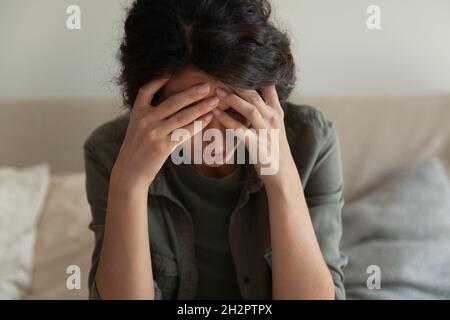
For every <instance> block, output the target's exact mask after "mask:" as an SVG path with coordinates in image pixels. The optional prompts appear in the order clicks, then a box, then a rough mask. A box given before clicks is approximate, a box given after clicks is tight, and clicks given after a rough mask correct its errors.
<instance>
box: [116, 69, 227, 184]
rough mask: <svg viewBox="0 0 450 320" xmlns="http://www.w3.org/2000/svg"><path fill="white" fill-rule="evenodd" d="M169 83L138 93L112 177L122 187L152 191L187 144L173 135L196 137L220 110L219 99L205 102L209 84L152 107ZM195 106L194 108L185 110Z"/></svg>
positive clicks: (161, 82)
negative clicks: (181, 130)
mask: <svg viewBox="0 0 450 320" xmlns="http://www.w3.org/2000/svg"><path fill="white" fill-rule="evenodd" d="M169 79H170V78H167V77H166V78H162V79H157V80H155V81H152V82H150V83H148V84H146V85H145V86H143V87H142V88H141V89H140V90H139V92H138V95H137V97H136V100H135V103H134V106H133V108H132V110H131V112H130V120H129V123H128V128H127V132H126V135H125V139H124V142H123V144H122V146H121V149H120V152H119V155H118V158H117V160H116V163H115V164H114V168H113V170H112V174H111V178H112V179H114V180H115V181H116V182H118V183H119V184H120V185H121V186H122V187H124V186H125V187H126V186H130V187H131V186H136V185H139V186H142V187H145V188H148V187H149V186H150V184H151V183H152V181H153V179H154V178H155V176H156V174H157V172H158V171H159V170H160V169H161V167H162V165H163V164H164V162H165V161H166V159H167V158H168V157H169V156H170V154H171V153H172V151H173V150H174V149H175V148H176V147H177V146H178V145H179V144H181V143H183V142H184V141H186V139H185V140H184V141H171V139H170V136H171V133H172V132H173V131H174V130H176V129H179V128H184V129H187V130H188V131H189V133H190V137H192V136H194V135H195V134H197V133H198V132H199V131H201V130H202V129H203V128H205V127H206V126H207V125H208V124H209V122H211V119H212V114H211V111H212V110H213V109H214V108H215V107H217V105H218V103H219V99H218V98H217V97H215V96H214V97H211V98H208V99H204V97H206V96H207V95H208V93H209V90H210V88H209V86H208V85H207V84H199V85H196V86H194V87H192V88H189V89H187V90H185V91H183V92H180V93H177V94H175V95H173V96H170V97H168V98H167V99H165V100H164V101H163V102H162V103H160V104H159V105H158V106H157V107H156V108H155V107H153V106H152V105H150V103H151V101H152V100H153V96H154V95H155V93H156V92H157V91H158V90H159V89H161V88H162V87H163V86H164V85H165V84H166V83H167V81H168V80H169ZM201 99H203V100H202V101H200V100H201ZM193 103H195V104H193ZM191 104H193V105H192V106H191V107H189V108H185V107H186V106H189V105H191ZM183 108H185V109H183ZM199 120H201V121H202V125H201V126H200V127H198V126H197V127H194V121H199ZM124 184H125V185H124Z"/></svg>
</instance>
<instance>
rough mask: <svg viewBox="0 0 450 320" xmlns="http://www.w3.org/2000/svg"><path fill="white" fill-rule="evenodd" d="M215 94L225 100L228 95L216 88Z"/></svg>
mask: <svg viewBox="0 0 450 320" xmlns="http://www.w3.org/2000/svg"><path fill="white" fill-rule="evenodd" d="M216 93H217V95H218V96H219V97H221V98H225V97H226V96H227V95H228V93H227V92H226V91H225V90H223V89H221V88H217V90H216Z"/></svg>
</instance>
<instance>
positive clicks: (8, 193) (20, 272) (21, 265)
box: [0, 164, 49, 299]
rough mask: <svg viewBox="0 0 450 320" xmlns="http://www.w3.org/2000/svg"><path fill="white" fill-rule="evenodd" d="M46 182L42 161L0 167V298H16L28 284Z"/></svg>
mask: <svg viewBox="0 0 450 320" xmlns="http://www.w3.org/2000/svg"><path fill="white" fill-rule="evenodd" d="M48 185H49V167H48V165H46V164H41V165H36V166H32V167H29V168H25V169H14V168H11V167H3V168H0V299H20V298H22V297H23V296H24V295H25V293H26V291H27V290H28V288H29V286H30V282H31V272H32V267H33V251H34V243H35V237H36V223H37V219H38V216H39V213H40V211H41V208H42V206H43V204H44V202H45V198H46V195H47V190H48Z"/></svg>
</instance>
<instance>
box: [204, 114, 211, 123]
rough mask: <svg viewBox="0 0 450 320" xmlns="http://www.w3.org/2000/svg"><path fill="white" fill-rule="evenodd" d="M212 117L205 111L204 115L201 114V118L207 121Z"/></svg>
mask: <svg viewBox="0 0 450 320" xmlns="http://www.w3.org/2000/svg"><path fill="white" fill-rule="evenodd" d="M212 117H213V115H212V114H211V113H207V114H206V115H204V116H203V120H204V121H209V120H211V119H212Z"/></svg>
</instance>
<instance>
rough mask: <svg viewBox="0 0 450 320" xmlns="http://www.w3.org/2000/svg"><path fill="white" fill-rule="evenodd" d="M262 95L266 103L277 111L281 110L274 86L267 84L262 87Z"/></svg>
mask: <svg viewBox="0 0 450 320" xmlns="http://www.w3.org/2000/svg"><path fill="white" fill-rule="evenodd" d="M262 95H263V97H264V99H265V100H266V102H267V104H268V105H269V106H271V107H272V108H274V109H275V110H278V111H280V110H281V111H283V108H282V107H281V104H280V99H279V98H278V92H277V89H276V87H275V86H273V85H272V86H267V87H263V88H262Z"/></svg>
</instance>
